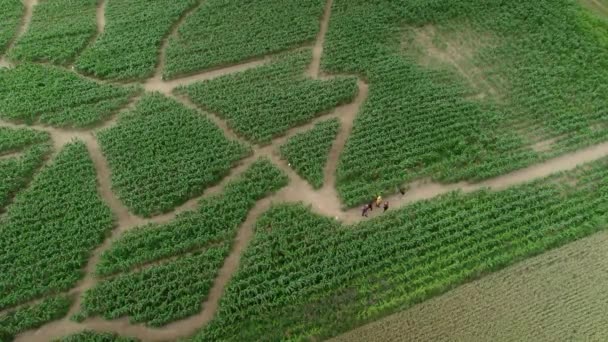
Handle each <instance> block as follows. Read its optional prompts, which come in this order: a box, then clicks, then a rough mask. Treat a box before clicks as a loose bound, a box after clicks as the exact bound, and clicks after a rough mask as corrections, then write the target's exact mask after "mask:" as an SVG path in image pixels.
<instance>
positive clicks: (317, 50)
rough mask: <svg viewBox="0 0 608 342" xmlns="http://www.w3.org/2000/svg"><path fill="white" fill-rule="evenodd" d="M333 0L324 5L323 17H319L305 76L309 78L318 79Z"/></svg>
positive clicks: (328, 0)
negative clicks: (319, 24)
mask: <svg viewBox="0 0 608 342" xmlns="http://www.w3.org/2000/svg"><path fill="white" fill-rule="evenodd" d="M333 3H334V1H333V0H327V2H326V3H325V9H324V10H323V17H321V27H320V28H319V34H318V35H317V40H316V41H315V45H314V46H313V48H312V62H311V63H310V65H309V67H308V70H307V72H306V74H307V75H308V76H309V77H312V78H317V77H319V72H320V71H321V57H322V56H323V45H324V44H325V36H326V35H327V29H328V28H329V18H330V17H331V8H332V6H333Z"/></svg>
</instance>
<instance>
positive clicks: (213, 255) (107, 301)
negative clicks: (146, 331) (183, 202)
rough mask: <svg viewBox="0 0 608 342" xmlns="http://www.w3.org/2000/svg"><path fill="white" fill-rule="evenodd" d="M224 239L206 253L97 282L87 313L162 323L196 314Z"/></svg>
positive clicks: (223, 249)
mask: <svg viewBox="0 0 608 342" xmlns="http://www.w3.org/2000/svg"><path fill="white" fill-rule="evenodd" d="M228 251H229V244H228V243H226V242H224V243H222V244H221V245H219V246H216V247H209V248H208V249H206V250H205V251H204V252H200V253H195V254H193V255H189V256H186V257H182V258H180V259H178V260H175V261H170V262H167V263H166V264H161V265H155V266H150V267H148V268H144V269H143V270H142V271H136V272H132V273H127V274H121V275H119V276H117V277H115V278H112V279H110V280H104V281H102V282H100V283H98V284H97V285H96V286H95V287H94V288H92V289H91V290H88V291H87V292H85V294H84V298H83V303H82V306H83V312H84V313H85V314H86V315H94V314H103V316H104V317H105V318H106V319H114V318H119V317H122V316H126V315H128V316H130V321H131V322H146V324H148V325H150V326H161V325H163V324H166V323H168V322H171V321H174V320H177V319H180V318H184V317H187V316H190V315H192V314H195V313H197V312H199V311H200V310H201V303H202V301H203V300H204V299H205V297H206V296H207V293H208V292H209V289H210V288H211V285H212V284H213V279H215V276H216V274H217V271H218V270H219V268H220V266H221V265H222V262H223V261H224V258H225V257H226V255H228Z"/></svg>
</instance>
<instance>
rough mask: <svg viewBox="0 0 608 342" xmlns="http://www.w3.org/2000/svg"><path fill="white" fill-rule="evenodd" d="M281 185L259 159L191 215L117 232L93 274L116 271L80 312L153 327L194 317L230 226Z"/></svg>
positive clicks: (225, 250) (227, 240)
mask: <svg viewBox="0 0 608 342" xmlns="http://www.w3.org/2000/svg"><path fill="white" fill-rule="evenodd" d="M287 180H288V179H287V176H286V175H285V174H284V173H283V172H281V171H280V170H279V169H278V168H276V167H275V166H274V165H272V163H270V162H269V161H267V160H265V159H261V160H258V161H256V162H254V163H253V164H252V165H251V166H250V167H249V169H247V170H246V171H245V172H244V173H243V174H242V175H241V176H239V178H238V179H236V180H234V181H232V182H231V183H229V184H228V185H227V186H226V187H225V189H224V192H223V193H222V194H220V195H216V196H212V197H209V198H205V199H202V200H201V201H200V203H199V209H198V210H196V211H193V212H187V213H184V214H181V215H179V216H178V217H177V218H176V219H175V220H174V221H172V222H170V223H167V224H164V225H154V224H153V225H147V226H143V227H140V228H136V229H134V230H132V231H129V232H128V233H126V234H124V235H123V236H122V237H121V238H120V239H119V240H117V241H116V242H115V243H114V244H113V245H112V246H111V247H110V249H108V250H107V251H105V252H104V253H103V254H102V256H101V259H100V261H99V263H98V264H97V268H96V273H97V274H98V275H104V276H107V275H111V274H114V273H116V272H124V273H122V274H119V275H117V276H115V277H110V278H109V279H105V280H101V281H100V282H99V283H98V285H96V286H95V287H94V288H92V289H91V290H89V291H87V292H86V293H85V295H84V300H83V304H82V314H84V315H85V316H91V315H103V317H105V318H107V319H114V318H119V317H123V316H129V317H130V320H131V321H132V322H145V323H146V324H147V325H151V326H160V325H163V324H166V323H168V322H170V321H174V320H177V319H180V318H184V317H187V316H190V315H193V314H195V313H197V312H199V311H200V310H201V303H202V302H203V301H204V299H205V297H206V296H207V294H208V292H209V289H210V287H211V285H212V283H213V280H214V279H215V276H216V274H217V271H218V270H219V268H220V266H221V264H222V263H223V261H224V259H225V257H226V256H227V254H228V252H229V249H230V246H231V243H232V240H233V238H234V236H235V234H236V230H237V228H238V227H239V226H240V225H241V224H242V223H243V222H244V221H245V219H246V217H247V214H248V212H249V210H250V209H251V208H252V207H253V206H254V205H255V203H256V201H258V200H260V199H261V198H263V197H264V196H266V195H268V194H270V193H272V192H274V191H276V190H278V189H279V188H281V187H282V186H284V185H286V184H287ZM184 254H186V255H185V256H184ZM174 256H181V257H180V258H179V259H174V258H172V257H174ZM167 258H170V259H169V260H168V261H164V262H161V263H158V262H157V261H158V260H163V259H167ZM153 262H155V263H154V264H152V265H149V264H150V263H153Z"/></svg>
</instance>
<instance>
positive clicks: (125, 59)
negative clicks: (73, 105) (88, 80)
mask: <svg viewBox="0 0 608 342" xmlns="http://www.w3.org/2000/svg"><path fill="white" fill-rule="evenodd" d="M196 3H197V1H196V0H182V1H174V0H156V1H146V0H122V1H108V3H107V5H106V12H105V13H106V26H105V29H104V31H103V33H102V34H101V36H100V37H99V38H98V39H97V41H95V44H93V45H92V46H91V47H90V48H88V49H86V50H85V51H84V53H83V54H82V55H81V56H80V57H79V58H78V61H77V62H76V68H78V69H79V70H80V71H83V72H84V73H87V74H92V75H95V76H99V77H103V78H112V79H121V80H125V79H142V78H145V77H148V76H151V75H152V74H153V73H154V69H155V66H156V63H157V58H158V54H159V48H160V46H161V42H162V40H163V37H165V36H166V35H167V34H168V33H169V30H170V28H171V27H172V25H174V24H175V23H176V22H177V21H178V19H179V18H180V16H181V15H182V13H184V11H185V10H186V9H188V8H190V7H192V6H193V5H194V4H196Z"/></svg>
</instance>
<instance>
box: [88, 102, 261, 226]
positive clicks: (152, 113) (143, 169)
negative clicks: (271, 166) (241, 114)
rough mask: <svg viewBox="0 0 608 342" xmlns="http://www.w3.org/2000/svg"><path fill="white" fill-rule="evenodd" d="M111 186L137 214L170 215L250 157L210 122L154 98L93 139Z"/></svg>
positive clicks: (177, 104)
mask: <svg viewBox="0 0 608 342" xmlns="http://www.w3.org/2000/svg"><path fill="white" fill-rule="evenodd" d="M97 136H98V138H99V142H100V144H101V148H102V150H103V153H104V155H105V156H106V157H107V158H108V162H109V164H110V168H111V169H112V186H113V188H114V189H115V190H117V192H118V196H119V197H120V198H121V200H122V201H123V202H124V203H125V205H127V206H128V207H129V208H131V209H132V210H133V211H134V212H135V213H136V214H139V215H144V216H151V215H154V214H159V213H162V212H166V211H169V210H171V209H173V208H174V207H175V206H177V205H179V204H181V203H183V202H185V201H186V200H188V199H190V198H192V197H194V196H196V195H199V194H201V193H202V192H203V190H204V189H205V187H207V186H209V185H212V184H213V183H216V182H218V181H219V180H220V179H221V178H222V177H223V176H225V175H226V174H227V173H228V170H230V168H231V167H232V166H234V164H235V163H236V162H237V161H238V160H239V159H241V158H243V157H244V156H246V155H247V154H248V153H249V150H248V148H247V147H245V146H243V145H241V144H240V143H238V142H236V141H230V140H228V139H227V138H226V137H225V135H224V133H223V132H222V131H221V130H220V129H219V128H218V127H217V126H215V124H214V123H213V122H211V121H210V120H209V119H207V118H205V117H203V116H201V115H200V114H199V113H197V112H196V111H195V110H192V109H189V108H187V107H185V106H183V105H182V104H180V103H178V102H176V101H175V100H172V99H169V98H166V97H164V96H162V95H160V94H158V93H154V94H147V95H145V96H144V97H143V98H142V99H141V101H140V102H139V103H138V105H137V107H136V108H135V109H134V110H132V111H130V112H127V113H124V114H123V115H122V116H121V117H120V118H119V121H118V123H117V124H116V125H115V126H113V127H111V128H109V129H107V130H103V131H101V132H99V133H98V134H97Z"/></svg>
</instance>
